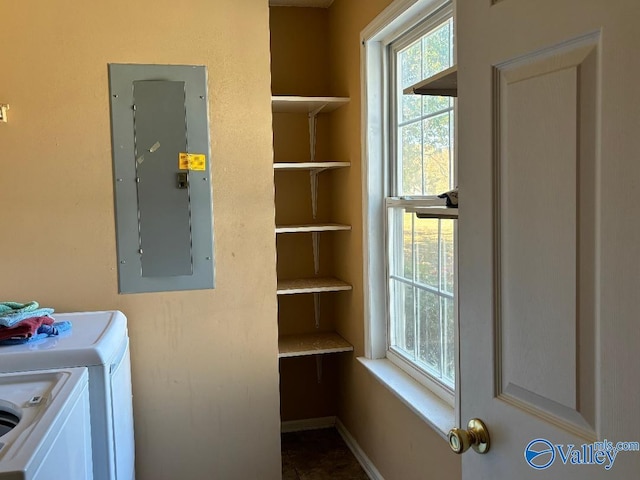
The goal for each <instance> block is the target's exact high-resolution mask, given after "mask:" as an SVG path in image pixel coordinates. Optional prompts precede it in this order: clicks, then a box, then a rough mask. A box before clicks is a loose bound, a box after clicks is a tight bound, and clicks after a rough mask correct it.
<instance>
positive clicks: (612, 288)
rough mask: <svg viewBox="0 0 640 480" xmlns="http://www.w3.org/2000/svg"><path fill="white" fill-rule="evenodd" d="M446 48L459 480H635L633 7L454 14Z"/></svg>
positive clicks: (636, 16)
mask: <svg viewBox="0 0 640 480" xmlns="http://www.w3.org/2000/svg"><path fill="white" fill-rule="evenodd" d="M457 39H458V68H459V75H458V85H459V101H458V108H459V117H458V118H459V137H458V139H459V157H458V158H459V168H460V171H459V179H460V192H461V194H460V196H461V200H460V201H461V207H460V217H459V233H460V235H459V259H460V263H459V265H460V267H459V269H460V275H459V299H460V341H461V348H460V352H461V355H460V356H461V358H460V370H461V371H460V395H461V407H460V411H461V417H462V423H463V426H465V425H466V422H467V421H468V420H469V419H470V418H473V417H476V418H480V419H481V420H483V421H484V422H485V424H486V425H487V427H488V430H489V433H490V436H491V442H492V444H491V447H490V450H489V452H488V453H487V454H485V455H479V454H477V453H475V452H473V451H471V450H469V453H465V455H464V457H463V479H464V480H472V479H473V480H477V479H498V480H499V479H526V478H535V479H541V478H553V479H602V478H609V479H623V478H640V473H638V472H639V471H640V452H637V451H619V452H617V453H616V451H615V447H616V443H617V442H638V441H640V360H639V355H638V350H639V348H638V347H639V346H640V158H639V157H640V2H638V1H637V0H500V1H498V0H494V1H491V0H458V3H457ZM605 439H606V440H608V441H610V442H612V443H611V444H606V445H604V447H605V448H604V450H603V451H602V452H600V453H599V452H598V448H597V446H596V448H594V447H593V446H591V447H590V446H589V444H592V442H595V441H603V440H605ZM536 440H537V441H536ZM583 445H585V446H583ZM528 446H529V447H528ZM635 446H636V445H634V444H633V443H630V444H629V445H621V447H624V448H626V449H634V448H635ZM527 447H528V451H527ZM612 447H613V449H612ZM585 463H587V464H585Z"/></svg>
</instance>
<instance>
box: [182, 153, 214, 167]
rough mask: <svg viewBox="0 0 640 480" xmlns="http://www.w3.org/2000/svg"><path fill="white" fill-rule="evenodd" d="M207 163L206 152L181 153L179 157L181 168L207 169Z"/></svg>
mask: <svg viewBox="0 0 640 480" xmlns="http://www.w3.org/2000/svg"><path fill="white" fill-rule="evenodd" d="M206 165H207V160H206V156H205V155H204V153H181V154H180V155H179V157H178V168H179V169H180V170H205V169H206Z"/></svg>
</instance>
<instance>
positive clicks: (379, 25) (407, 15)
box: [360, 0, 459, 433]
mask: <svg viewBox="0 0 640 480" xmlns="http://www.w3.org/2000/svg"><path fill="white" fill-rule="evenodd" d="M450 3H451V1H450V0H396V1H394V2H393V3H392V4H390V5H389V7H387V9H385V10H384V11H383V12H382V13H381V14H380V15H379V16H378V17H377V18H376V19H375V20H374V21H373V22H372V23H371V24H370V25H369V26H367V27H366V28H365V30H363V31H362V33H361V38H360V39H361V44H362V50H361V82H362V97H361V98H362V117H361V122H362V130H361V132H362V137H361V142H362V182H363V183H362V186H363V198H362V201H363V251H364V268H363V276H364V314H365V357H366V358H365V359H363V360H362V363H363V364H365V366H368V367H369V368H370V369H371V370H372V371H374V370H375V368H376V367H375V366H374V364H375V361H376V360H380V361H383V360H384V361H388V362H391V359H390V358H389V355H388V351H387V335H388V332H387V325H388V321H387V312H388V311H389V298H388V286H387V275H386V270H385V269H386V258H387V244H386V235H387V234H386V224H385V218H386V213H387V212H386V207H385V197H387V196H388V193H389V191H388V188H389V184H388V180H387V179H388V178H389V173H390V172H389V171H388V170H389V155H390V141H391V139H390V135H389V132H390V125H389V123H390V109H391V108H392V104H391V100H390V99H391V95H390V89H391V87H392V85H390V82H389V78H388V77H389V75H388V72H389V60H390V59H389V57H388V50H389V45H390V43H391V42H392V41H393V40H395V39H397V38H398V37H400V36H401V35H402V34H404V33H406V32H409V31H410V30H411V29H413V28H414V27H416V26H417V25H418V24H420V23H421V22H423V21H424V20H425V19H426V18H428V17H430V16H431V15H433V14H434V13H436V12H438V11H439V10H441V9H442V8H443V7H445V6H446V5H447V4H450ZM454 22H455V18H454ZM456 337H457V328H456ZM456 350H457V349H456ZM455 358H456V388H455V392H456V393H455V394H453V393H451V392H450V391H448V390H447V389H445V388H442V386H440V385H439V384H438V383H436V382H434V381H430V380H429V379H428V377H426V376H425V375H424V374H423V373H422V372H421V371H419V370H418V369H417V368H415V367H413V366H411V364H410V363H409V362H406V361H403V360H404V359H401V361H402V363H404V365H401V366H402V367H406V368H402V371H401V372H399V374H398V375H399V376H402V372H405V373H406V374H408V375H409V376H410V377H411V378H413V379H414V380H415V381H417V382H418V383H419V384H420V385H422V386H423V387H424V388H425V389H426V390H427V391H428V392H427V397H429V398H431V397H432V396H433V395H435V396H437V397H438V398H439V399H441V400H444V401H445V402H446V404H447V405H448V406H449V408H451V410H447V409H446V408H445V409H442V410H439V412H440V413H442V412H445V413H446V415H440V413H439V414H438V415H439V417H443V418H444V417H446V421H451V422H453V420H454V407H455V410H456V411H458V410H459V409H458V408H457V405H458V403H459V395H458V394H457V392H458V391H459V390H458V384H459V371H458V368H459V367H458V365H459V362H458V361H457V360H458V352H457V351H456V354H455ZM398 363H400V362H398ZM394 365H396V363H394ZM380 368H381V369H382V370H385V371H389V368H388V367H387V366H386V365H385V366H384V367H380ZM398 370H400V368H398ZM374 374H376V372H375V371H374ZM376 376H377V377H378V378H380V379H381V381H383V382H384V383H387V385H388V386H389V388H391V389H392V390H394V391H395V389H394V387H392V386H391V385H390V383H393V380H388V381H387V380H385V379H383V378H382V377H381V376H380V375H377V374H376ZM412 388H413V387H412ZM395 393H396V394H398V395H399V396H400V397H401V398H403V400H404V401H405V403H407V404H408V405H409V406H411V407H412V408H414V407H416V406H415V405H412V400H411V399H410V398H405V397H403V393H402V392H398V391H395ZM422 403H424V402H422ZM426 403H427V404H429V405H435V404H434V403H433V402H431V400H429V401H427V402H426ZM436 403H437V402H436ZM414 411H416V413H418V414H419V415H421V416H422V417H423V418H425V420H427V421H430V420H432V419H431V418H430V414H429V412H425V411H423V410H421V409H420V408H414ZM441 420H442V418H439V421H441ZM430 423H432V425H433V426H434V427H436V429H438V430H439V431H440V432H441V433H442V432H443V431H444V424H443V423H442V422H441V423H438V422H430ZM447 428H449V427H447Z"/></svg>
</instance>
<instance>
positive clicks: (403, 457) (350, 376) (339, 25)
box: [329, 0, 461, 480]
mask: <svg viewBox="0 0 640 480" xmlns="http://www.w3.org/2000/svg"><path fill="white" fill-rule="evenodd" d="M390 3H391V1H390V0H369V1H367V2H364V1H361V2H354V1H353V0H335V1H334V3H333V5H332V7H331V8H330V9H329V40H330V43H329V47H330V51H331V85H330V88H331V93H332V94H333V95H345V96H349V97H350V98H351V102H350V103H349V105H348V106H347V107H346V108H343V109H340V110H338V111H337V112H336V114H334V115H333V118H332V124H331V125H332V130H331V138H332V144H331V145H332V148H333V151H332V152H331V154H332V156H335V157H338V158H340V160H349V161H351V168H350V169H349V172H348V175H345V176H344V177H339V178H338V179H337V182H336V184H335V185H334V187H335V196H334V208H333V212H332V216H333V219H334V221H338V222H349V223H351V224H352V226H353V231H352V233H351V236H350V237H349V239H348V242H347V243H346V244H345V243H344V242H343V243H342V244H341V246H340V248H334V255H335V265H334V268H335V270H336V273H337V274H338V275H339V276H340V277H341V278H344V279H345V280H347V281H349V282H350V283H352V284H353V293H352V296H351V297H350V298H344V297H343V298H341V299H340V300H339V301H338V302H337V303H336V318H337V319H338V330H339V332H340V333H341V334H342V335H343V336H344V337H345V338H346V339H347V340H349V341H350V342H351V343H352V344H353V345H354V346H355V348H356V352H355V354H356V355H357V356H360V355H364V321H363V315H364V313H363V282H362V262H363V258H362V168H361V146H360V129H361V125H360V108H361V98H360V88H361V87H360V85H361V83H360V32H361V31H362V30H363V29H364V28H365V27H366V26H367V25H368V24H369V23H370V22H371V21H372V20H373V19H374V18H375V17H376V16H377V14H378V13H380V12H381V11H382V10H383V9H384V8H385V7H386V6H387V5H388V4H390ZM340 373H341V383H340V394H339V404H338V416H339V418H340V419H341V420H342V422H343V423H344V424H345V426H346V427H347V429H348V430H349V432H350V433H351V434H352V435H353V436H354V437H355V439H356V441H357V442H358V443H359V445H360V446H361V447H362V448H363V450H364V451H365V453H366V454H367V455H368V456H369V458H370V459H371V460H372V461H373V463H374V464H375V465H376V467H377V468H378V470H379V471H380V473H381V474H382V476H383V477H384V478H385V480H413V479H415V480H425V479H447V480H448V479H459V478H460V475H461V473H460V457H458V456H456V455H454V454H452V453H451V451H450V450H449V447H448V446H447V443H446V441H445V440H444V439H443V438H442V437H440V436H439V435H437V434H436V433H435V432H434V431H433V430H432V429H431V428H430V427H428V426H427V425H426V424H425V423H424V422H423V421H422V420H420V419H419V418H418V417H416V416H415V415H414V414H413V413H412V412H411V411H410V410H409V409H408V408H407V407H405V405H404V404H403V403H401V402H400V401H399V400H398V399H397V398H396V397H395V396H394V395H393V394H391V393H390V392H389V391H388V390H387V389H386V388H385V387H384V386H382V385H381V384H380V383H379V382H378V381H377V380H375V379H374V378H373V377H372V376H371V375H370V374H369V373H368V372H367V371H366V370H365V369H364V368H363V367H362V365H361V364H359V363H358V362H357V360H356V359H355V356H354V357H348V358H343V359H342V370H341V372H340Z"/></svg>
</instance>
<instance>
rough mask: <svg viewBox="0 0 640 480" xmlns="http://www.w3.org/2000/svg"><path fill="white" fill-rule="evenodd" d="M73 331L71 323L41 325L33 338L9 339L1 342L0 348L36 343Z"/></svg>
mask: <svg viewBox="0 0 640 480" xmlns="http://www.w3.org/2000/svg"><path fill="white" fill-rule="evenodd" d="M70 331H71V322H68V321H64V322H55V323H54V324H53V325H41V326H40V328H39V329H38V333H36V334H35V335H34V336H33V337H31V338H7V339H6V340H0V346H8V345H22V344H24V343H34V342H37V341H38V340H44V339H45V338H49V337H53V336H57V335H61V334H63V333H66V332H70Z"/></svg>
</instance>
